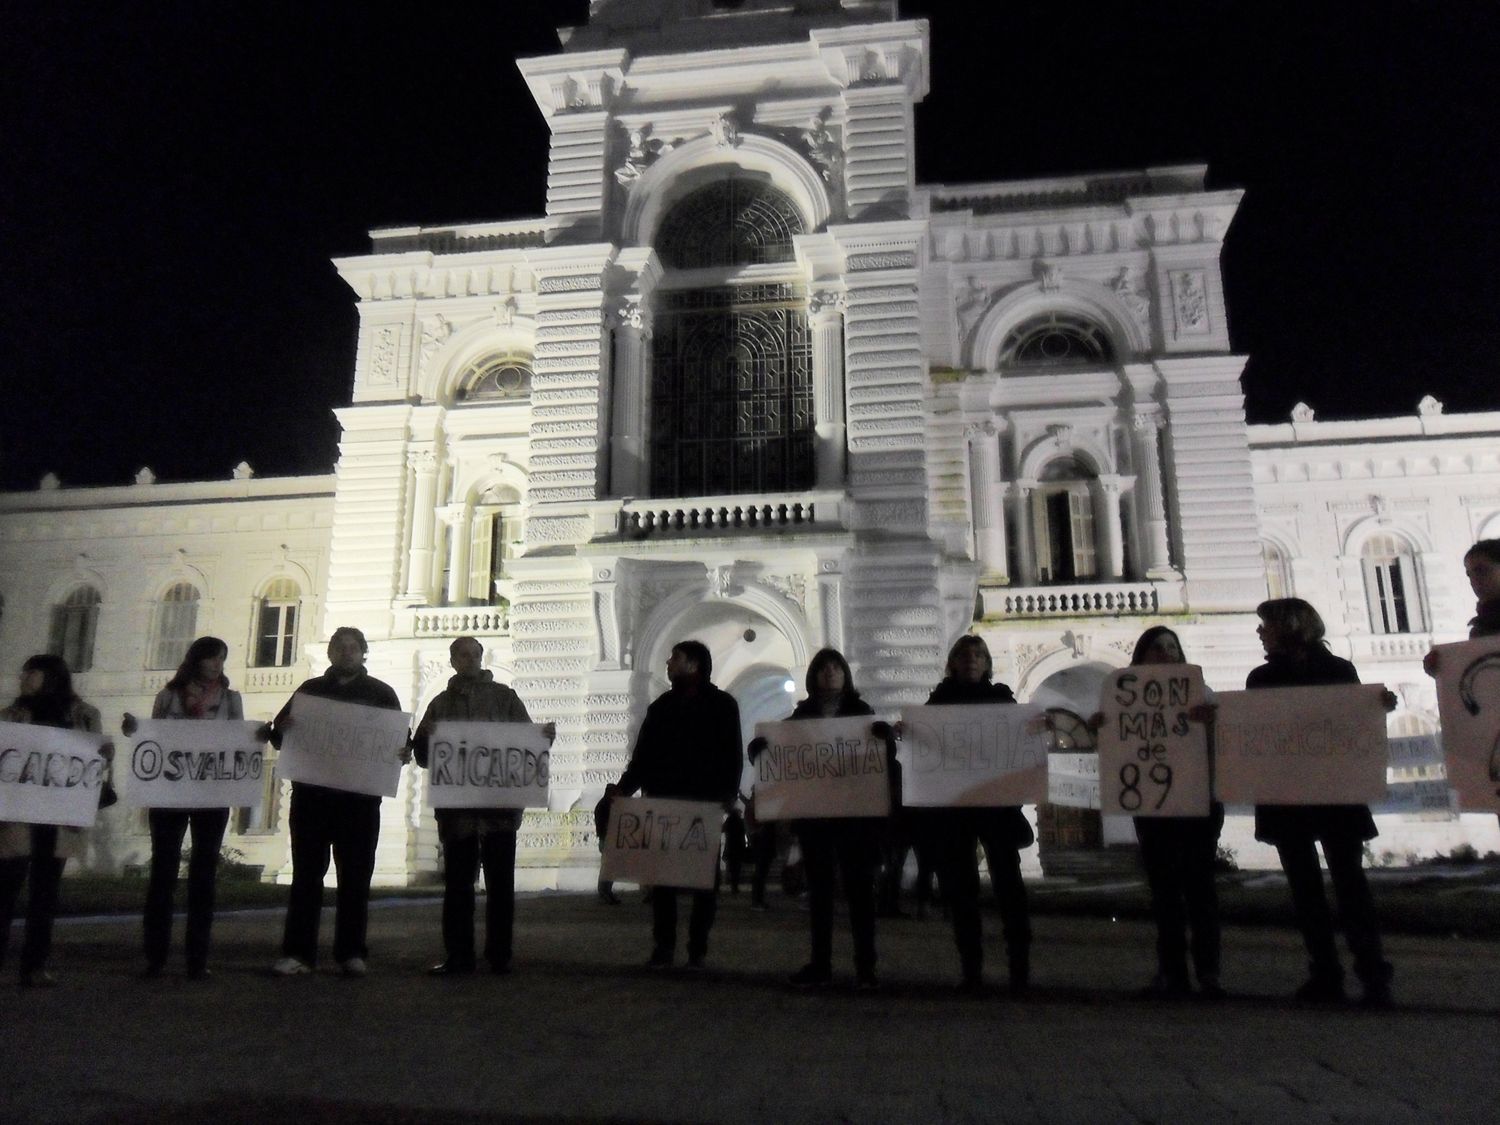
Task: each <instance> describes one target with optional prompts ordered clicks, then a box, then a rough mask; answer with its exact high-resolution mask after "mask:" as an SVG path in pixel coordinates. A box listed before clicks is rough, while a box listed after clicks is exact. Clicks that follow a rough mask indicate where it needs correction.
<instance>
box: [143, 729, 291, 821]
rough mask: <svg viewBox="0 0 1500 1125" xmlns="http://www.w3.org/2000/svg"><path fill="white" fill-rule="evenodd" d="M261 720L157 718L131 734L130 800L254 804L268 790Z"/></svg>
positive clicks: (178, 805)
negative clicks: (258, 733)
mask: <svg viewBox="0 0 1500 1125" xmlns="http://www.w3.org/2000/svg"><path fill="white" fill-rule="evenodd" d="M259 725H260V724H258V723H251V722H211V721H205V722H194V721H189V720H182V719H157V720H148V721H142V722H140V723H138V724H137V725H136V731H135V734H133V735H132V736H131V737H130V762H129V772H127V773H125V774H124V778H125V799H126V800H127V801H129V803H130V804H132V805H135V806H137V807H139V808H145V809H223V808H254V807H255V806H258V805H259V804H260V803H261V801H262V800H263V799H264V794H265V748H264V747H262V746H261V744H260V743H259V742H257V741H255V731H256V728H257V727H258V726H259Z"/></svg>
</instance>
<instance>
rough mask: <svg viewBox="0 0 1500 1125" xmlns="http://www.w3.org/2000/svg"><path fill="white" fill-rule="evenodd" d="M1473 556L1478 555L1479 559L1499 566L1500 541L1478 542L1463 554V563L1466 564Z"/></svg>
mask: <svg viewBox="0 0 1500 1125" xmlns="http://www.w3.org/2000/svg"><path fill="white" fill-rule="evenodd" d="M1473 555H1478V556H1479V557H1480V558H1482V559H1486V560H1488V561H1489V562H1492V563H1494V564H1495V565H1496V566H1500V539H1481V540H1479V542H1477V543H1475V544H1474V546H1472V547H1470V548H1469V549H1468V550H1467V551H1465V552H1464V562H1468V561H1469V559H1470V557H1471V556H1473Z"/></svg>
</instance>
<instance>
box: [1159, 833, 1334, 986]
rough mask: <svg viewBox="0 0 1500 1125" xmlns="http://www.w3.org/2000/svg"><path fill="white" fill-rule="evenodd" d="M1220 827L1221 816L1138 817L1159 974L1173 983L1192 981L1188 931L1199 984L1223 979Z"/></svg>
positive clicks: (1194, 970) (1180, 983) (1179, 983)
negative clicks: (1217, 882) (1217, 861)
mask: <svg viewBox="0 0 1500 1125" xmlns="http://www.w3.org/2000/svg"><path fill="white" fill-rule="evenodd" d="M1222 823H1223V821H1222V814H1221V815H1220V816H1219V817H1218V818H1215V817H1204V816H1192V817H1144V816H1138V817H1136V818H1135V835H1136V839H1137V840H1139V841H1140V844H1141V863H1142V864H1143V865H1144V866H1145V868H1146V885H1147V886H1148V887H1150V889H1151V916H1152V918H1154V919H1155V920H1156V965H1157V971H1158V972H1159V973H1160V974H1161V976H1162V977H1163V978H1164V979H1165V980H1167V981H1169V982H1171V983H1172V984H1178V985H1186V984H1187V983H1188V971H1187V958H1188V942H1187V936H1186V931H1187V929H1188V928H1189V927H1191V929H1192V934H1193V944H1192V954H1193V972H1194V973H1196V974H1197V977H1198V983H1199V984H1203V983H1205V982H1210V981H1217V980H1218V978H1219V948H1220V944H1221V942H1220V930H1219V894H1218V890H1217V889H1216V888H1215V886H1214V854H1215V852H1216V851H1217V850H1218V845H1219V827H1220V825H1221V824H1222ZM1314 862H1316V860H1315V861H1314Z"/></svg>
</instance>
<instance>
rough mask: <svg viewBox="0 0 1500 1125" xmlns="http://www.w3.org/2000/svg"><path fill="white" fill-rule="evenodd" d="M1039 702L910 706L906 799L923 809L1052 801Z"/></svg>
mask: <svg viewBox="0 0 1500 1125" xmlns="http://www.w3.org/2000/svg"><path fill="white" fill-rule="evenodd" d="M1041 715H1042V708H1041V707H1038V706H1036V705H1032V704H1026V705H1022V704H1015V703H1001V704H984V705H980V706H962V705H951V704H949V705H943V706H933V707H926V706H923V707H905V708H903V709H902V711H901V723H902V726H903V728H904V729H903V734H902V742H901V749H900V752H899V754H898V755H897V758H898V760H899V761H900V762H901V795H902V800H903V802H904V803H905V804H907V805H910V806H912V807H916V808H933V807H938V808H942V807H952V806H960V805H962V806H978V807H981V808H997V807H1003V806H1009V805H1026V804H1034V803H1036V802H1038V801H1041V800H1043V799H1045V798H1046V796H1047V735H1046V731H1045V730H1042V729H1035V730H1033V729H1029V728H1031V727H1038V726H1039V724H1037V723H1036V722H1035V720H1037V719H1039V718H1040V717H1041Z"/></svg>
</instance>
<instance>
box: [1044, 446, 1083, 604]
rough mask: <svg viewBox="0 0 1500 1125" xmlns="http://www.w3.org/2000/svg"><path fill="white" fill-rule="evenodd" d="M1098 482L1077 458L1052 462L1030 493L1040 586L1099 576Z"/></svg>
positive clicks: (1065, 458)
mask: <svg viewBox="0 0 1500 1125" xmlns="http://www.w3.org/2000/svg"><path fill="white" fill-rule="evenodd" d="M1093 479H1094V476H1093V474H1092V473H1090V472H1089V471H1088V470H1087V469H1085V468H1084V467H1083V465H1081V464H1080V463H1079V462H1078V461H1077V459H1075V458H1072V457H1064V458H1062V459H1061V460H1058V461H1053V462H1052V463H1051V464H1050V465H1048V466H1047V467H1046V468H1045V469H1043V470H1042V474H1041V477H1040V479H1039V482H1038V484H1037V487H1036V488H1035V489H1033V490H1032V493H1031V528H1032V542H1033V547H1034V549H1035V551H1036V568H1037V581H1039V582H1042V583H1049V582H1080V581H1087V580H1088V579H1091V578H1095V577H1097V576H1098V574H1099V550H1098V543H1097V540H1096V538H1095V534H1094V498H1093V492H1092V488H1091V484H1092V482H1093Z"/></svg>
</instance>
